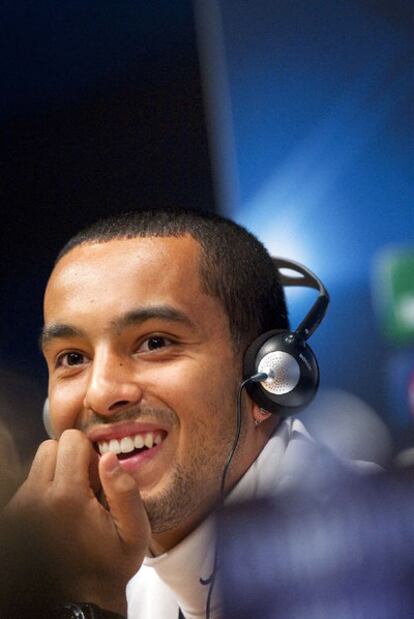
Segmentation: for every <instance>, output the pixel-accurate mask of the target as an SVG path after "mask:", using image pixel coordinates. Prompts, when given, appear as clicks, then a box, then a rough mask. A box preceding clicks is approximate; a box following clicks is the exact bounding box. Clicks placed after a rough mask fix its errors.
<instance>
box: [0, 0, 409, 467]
mask: <svg viewBox="0 0 414 619" xmlns="http://www.w3.org/2000/svg"><path fill="white" fill-rule="evenodd" d="M2 9H3V20H2V24H1V30H2V32H1V39H2V41H3V53H2V56H1V60H0V62H1V65H2V66H1V69H2V70H1V75H2V82H3V83H2V89H1V90H2V104H1V108H0V117H1V123H2V141H1V144H2V146H1V154H2V180H3V183H2V185H3V199H2V216H1V217H2V225H1V235H2V240H1V253H2V288H3V294H2V300H3V302H2V305H1V320H0V329H1V332H0V333H1V340H0V366H1V372H0V404H1V406H0V415H1V418H2V419H3V421H4V422H5V423H6V424H8V425H10V426H12V428H13V431H14V435H15V440H16V442H17V446H18V450H19V452H20V454H21V455H22V456H23V457H25V458H27V457H29V454H31V453H32V450H33V449H34V446H35V445H36V444H37V443H38V442H39V441H40V440H42V438H43V437H44V432H43V430H42V426H41V421H40V419H41V408H42V401H43V397H44V394H45V393H46V385H47V377H46V371H45V367H44V365H43V361H42V358H41V356H40V353H39V352H38V349H37V337H38V334H39V332H40V328H41V324H42V318H41V314H42V294H43V290H44V286H45V283H46V280H47V277H48V274H49V272H50V269H51V266H52V263H53V260H54V257H55V255H56V254H57V252H58V251H59V249H60V248H61V246H62V245H63V244H64V243H65V241H66V240H67V239H68V238H69V237H70V236H71V235H72V234H73V233H74V232H76V231H77V230H78V229H79V228H80V227H82V226H84V225H86V224H88V223H90V222H92V221H94V220H95V219H97V218H98V217H100V216H103V215H107V214H110V213H113V212H116V211H120V210H124V209H125V208H140V207H148V206H151V207H154V206H157V205H174V204H178V205H183V206H190V207H196V208H197V207H199V208H204V209H206V208H207V209H210V210H213V211H216V212H220V213H223V214H225V215H228V216H230V217H232V218H234V219H235V220H236V221H237V222H239V223H241V224H242V225H245V226H246V227H247V228H249V229H250V230H251V231H252V232H253V233H255V234H256V235H257V236H258V237H259V238H260V239H261V240H262V241H263V242H264V244H265V245H266V246H267V247H268V249H269V250H270V251H271V253H272V254H274V255H281V256H285V257H288V258H292V259H294V260H297V261H300V262H303V263H304V264H306V265H307V266H308V267H309V268H311V269H312V270H313V271H314V272H315V273H317V274H318V275H319V276H320V278H321V279H322V280H323V282H324V283H325V285H326V286H327V288H328V290H329V292H330V295H331V306H330V308H329V310H328V314H327V317H326V319H325V321H324V322H323V324H322V326H321V327H320V329H319V330H318V332H317V333H316V334H315V336H314V337H313V338H312V342H311V344H312V347H313V348H314V350H315V352H316V353H317V356H318V359H319V362H320V367H321V390H320V394H319V395H318V396H317V398H316V400H315V401H314V403H313V404H312V406H311V408H310V410H308V411H306V412H305V413H304V419H305V420H306V423H307V425H309V427H310V428H311V431H312V432H313V433H314V434H315V435H317V436H318V437H320V438H321V440H324V441H325V442H326V443H327V444H328V445H331V446H332V447H333V448H334V449H335V450H337V451H339V452H340V453H343V454H344V455H351V456H352V457H362V458H363V457H368V458H372V459H374V460H376V461H379V462H381V463H385V462H386V461H387V460H389V458H390V457H391V456H392V455H393V454H394V453H396V452H398V451H401V450H402V449H405V448H407V447H410V446H413V445H414V206H413V203H414V187H413V173H414V147H413V144H414V114H413V94H414V68H413V67H414V64H413V41H414V38H413V7H412V3H411V1H410V0H389V1H388V0H363V1H361V0H336V1H334V2H331V1H328V0H325V1H323V0H312V2H309V1H308V0H289V1H288V0H278V2H275V1H266V0H243V1H240V0H238V1H236V0H209V1H208V2H203V1H202V0H199V1H194V2H191V1H190V0H176V1H175V2H167V1H166V0H153V2H151V3H148V2H139V1H138V2H137V1H134V2H132V1H131V2H129V1H125V2H108V1H102V0H100V1H99V2H98V1H92V0H86V1H84V2H75V1H72V2H70V1H68V0H65V1H62V2H59V3H56V2H54V1H52V0H48V1H43V0H41V1H40V2H36V3H35V2H32V1H26V2H19V1H18V0H17V1H15V2H13V3H12V2H10V1H9V2H4V3H2ZM288 299H289V304H290V313H291V319H292V325H293V326H295V323H297V322H299V320H300V318H301V317H302V316H303V314H304V313H305V312H306V310H307V308H308V307H309V305H310V303H311V302H312V300H313V297H312V293H311V292H309V291H308V292H304V291H302V290H299V291H296V290H293V291H289V296H288Z"/></svg>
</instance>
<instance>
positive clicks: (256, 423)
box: [254, 408, 270, 428]
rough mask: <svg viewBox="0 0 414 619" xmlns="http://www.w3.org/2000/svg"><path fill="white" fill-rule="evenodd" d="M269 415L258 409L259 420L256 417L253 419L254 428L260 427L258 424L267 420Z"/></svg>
mask: <svg viewBox="0 0 414 619" xmlns="http://www.w3.org/2000/svg"><path fill="white" fill-rule="evenodd" d="M269 414H270V413H268V412H267V411H265V410H264V408H260V409H259V415H260V416H261V417H260V418H259V419H258V418H257V417H255V419H254V425H255V426H256V428H257V426H260V424H261V423H262V421H264V420H265V419H267V418H268V417H269Z"/></svg>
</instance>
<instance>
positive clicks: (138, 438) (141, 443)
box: [134, 434, 144, 449]
mask: <svg viewBox="0 0 414 619" xmlns="http://www.w3.org/2000/svg"><path fill="white" fill-rule="evenodd" d="M134 445H135V449H142V448H143V447H144V439H143V438H142V436H141V434H137V435H136V436H135V437H134Z"/></svg>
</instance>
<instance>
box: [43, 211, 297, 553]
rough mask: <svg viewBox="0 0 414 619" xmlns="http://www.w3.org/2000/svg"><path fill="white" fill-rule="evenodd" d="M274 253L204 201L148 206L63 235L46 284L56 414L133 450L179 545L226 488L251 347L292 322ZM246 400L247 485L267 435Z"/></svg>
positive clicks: (134, 463) (168, 536)
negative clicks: (197, 205)
mask: <svg viewBox="0 0 414 619" xmlns="http://www.w3.org/2000/svg"><path fill="white" fill-rule="evenodd" d="M286 326H287V318H286V308H285V304H284V299H283V293H282V291H281V289H280V287H279V286H278V284H277V281H276V275H275V272H274V269H273V265H272V262H271V260H270V258H269V256H268V255H267V253H266V252H265V250H264V249H263V247H262V246H261V245H260V243H259V242H258V241H257V240H256V239H254V237H252V236H251V235H250V234H249V233H247V232H246V231H244V230H243V229H242V228H239V227H238V226H236V225H235V224H233V223H231V222H228V221H226V220H223V219H220V218H215V217H213V216H201V215H198V214H196V213H187V212H180V213H171V212H167V213H163V212H159V211H155V212H153V213H144V214H142V213H136V214H132V215H125V216H122V217H120V218H115V219H112V220H109V221H107V222H103V223H100V224H97V225H96V226H94V227H92V228H90V229H89V230H87V231H86V232H83V233H81V234H80V235H78V236H77V237H75V238H74V239H72V241H70V242H69V244H68V245H67V246H66V247H65V248H64V249H63V251H62V252H61V254H60V255H59V257H58V260H57V263H56V265H55V268H54V271H53V273H52V275H51V278H50V280H49V283H48V286H47V290H46V295H45V329H44V335H43V349H44V353H45V357H46V360H47V363H48V368H49V376H50V380H49V400H50V410H51V417H52V424H53V426H54V429H55V431H56V433H57V435H58V436H59V435H60V434H61V433H62V432H63V431H64V430H65V429H68V428H73V427H74V428H78V429H80V430H82V431H83V432H85V433H86V435H87V436H88V437H89V439H90V440H91V442H92V443H93V444H94V445H95V447H96V448H97V449H98V450H100V451H101V452H102V451H105V450H107V449H111V450H115V451H119V450H120V451H121V452H122V455H120V458H121V461H122V465H123V466H124V468H125V469H126V470H128V471H129V472H130V473H131V474H132V475H133V476H134V478H135V480H136V482H137V485H138V487H139V489H140V491H141V494H142V496H143V499H144V501H145V503H146V507H147V510H148V512H149V515H150V519H151V524H152V527H153V531H154V532H155V533H156V534H158V536H159V537H160V539H161V537H162V536H164V543H165V544H166V545H170V544H172V543H176V541H177V540H178V539H179V538H180V537H182V536H183V535H185V534H186V533H188V531H189V530H190V529H191V528H192V527H193V526H195V524H197V522H198V521H199V520H200V519H201V518H202V517H203V516H204V515H205V513H206V512H207V511H209V509H211V507H212V505H213V504H214V502H215V501H216V500H217V498H218V492H219V486H220V478H221V473H222V470H223V467H224V464H225V462H226V460H227V457H228V454H229V451H230V448H231V445H232V442H233V438H234V430H235V415H234V411H235V403H236V393H237V388H238V385H239V383H240V380H241V373H242V352H243V350H244V349H245V348H246V346H247V345H248V344H249V343H250V341H251V339H253V338H254V337H255V336H256V335H258V333H260V332H262V331H263V330H267V329H272V328H278V327H279V328H286ZM255 408H256V409H257V406H256V405H254V404H253V403H252V402H251V401H250V400H248V398H246V401H245V411H244V412H245V415H244V417H245V420H244V424H243V432H242V438H241V443H240V447H239V449H238V452H237V454H236V457H235V460H234V463H233V465H232V469H231V473H230V475H229V485H233V484H234V483H235V482H236V481H237V480H238V479H239V478H240V477H241V475H243V473H244V472H245V470H246V469H247V468H248V467H249V466H250V464H251V463H252V462H253V460H254V459H255V457H256V456H257V454H258V453H259V451H260V449H261V448H262V447H263V445H264V443H265V441H266V434H265V433H264V432H260V431H257V430H256V428H255V425H254V422H253V410H254V409H255Z"/></svg>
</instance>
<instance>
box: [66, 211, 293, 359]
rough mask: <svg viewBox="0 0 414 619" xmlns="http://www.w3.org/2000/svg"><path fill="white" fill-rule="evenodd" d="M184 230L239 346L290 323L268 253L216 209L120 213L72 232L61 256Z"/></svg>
mask: <svg viewBox="0 0 414 619" xmlns="http://www.w3.org/2000/svg"><path fill="white" fill-rule="evenodd" d="M185 234H189V235H191V236H192V237H193V238H194V239H195V240H196V241H197V242H198V243H199V244H200V247H201V253H200V279H201V282H202V285H203V288H204V291H205V292H206V293H207V294H210V295H212V296H214V297H217V298H218V299H220V301H221V302H222V304H223V306H224V309H225V311H226V313H227V315H228V319H229V326H230V332H231V335H232V339H233V342H234V346H235V349H236V350H237V351H239V350H241V349H242V348H243V349H244V348H245V347H247V345H248V344H249V343H250V342H252V341H253V340H254V338H255V337H257V336H258V335H259V334H260V333H264V332H265V331H269V330H271V329H288V328H289V322H288V315H287V308H286V301H285V296H284V292H283V288H282V286H281V285H280V283H279V281H278V277H277V272H276V270H275V267H274V265H273V262H272V259H271V257H270V255H269V253H268V252H267V250H266V249H265V247H264V246H263V245H262V243H261V242H260V241H259V240H258V239H257V238H256V237H255V236H253V234H251V233H250V232H248V231H247V230H246V229H245V228H243V227H242V226H239V225H238V224H236V223H235V222H233V221H231V220H230V219H226V218H225V217H221V216H220V215H216V214H213V213H209V212H202V211H192V210H189V209H153V210H145V211H129V212H126V213H121V214H117V215H114V216H111V217H108V218H106V219H102V220H99V221H97V222H96V223H95V224H92V225H91V226H89V227H87V228H85V229H84V230H81V231H80V232H79V233H78V234H76V235H75V236H74V237H72V238H71V239H70V240H69V241H68V243H67V244H66V245H65V246H64V247H63V249H62V251H61V252H60V253H59V255H58V257H57V260H56V262H58V261H59V260H60V259H61V258H62V257H63V256H64V255H65V254H67V253H68V252H69V251H70V250H71V249H73V248H74V247H76V246H77V245H82V244H85V243H92V242H98V243H99V242H102V243H104V242H106V241H110V240H114V239H131V238H136V237H151V236H154V237H167V236H173V237H180V236H183V235H185Z"/></svg>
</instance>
